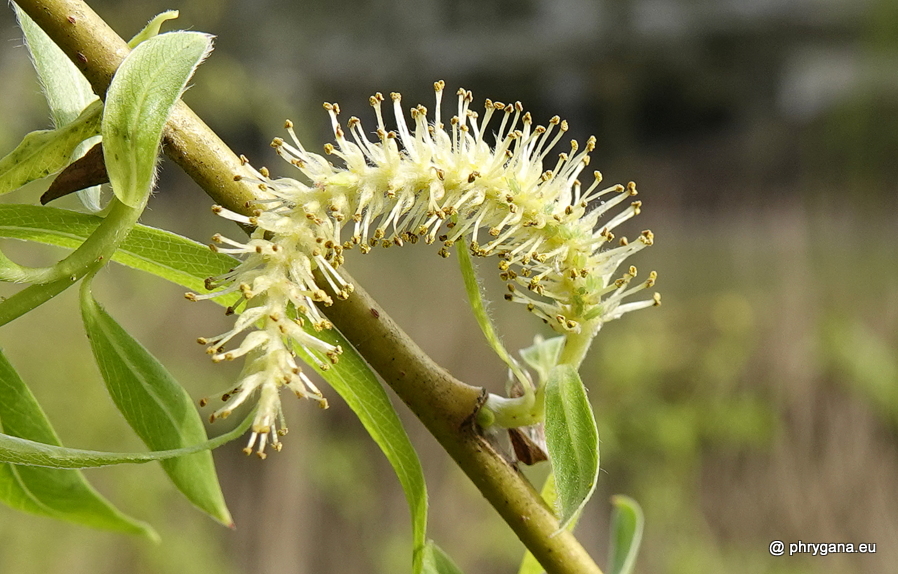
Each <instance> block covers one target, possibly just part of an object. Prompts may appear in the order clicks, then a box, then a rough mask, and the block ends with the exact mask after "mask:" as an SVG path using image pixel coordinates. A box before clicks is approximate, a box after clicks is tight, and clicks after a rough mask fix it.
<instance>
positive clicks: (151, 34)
mask: <svg viewBox="0 0 898 574" xmlns="http://www.w3.org/2000/svg"><path fill="white" fill-rule="evenodd" d="M179 15H180V12H178V11H177V10H166V11H165V12H163V13H162V14H159V15H158V16H156V17H155V18H153V19H152V20H150V21H149V22H148V23H147V25H146V26H144V27H143V30H141V31H140V32H138V33H137V35H136V36H134V37H133V38H131V39H130V40H128V46H130V47H131V48H135V47H137V45H138V44H140V43H142V42H145V41H147V40H149V39H150V38H155V37H156V36H157V35H158V34H159V30H160V28H162V24H164V23H165V22H167V21H168V20H174V19H175V18H177V17H178V16H179Z"/></svg>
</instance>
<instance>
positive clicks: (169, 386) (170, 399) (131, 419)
mask: <svg viewBox="0 0 898 574" xmlns="http://www.w3.org/2000/svg"><path fill="white" fill-rule="evenodd" d="M81 314H82V317H83V318H84V327H85V330H86V331H87V336H88V337H89V338H90V344H91V348H92V349H93V353H94V357H95V359H96V361H97V365H98V366H99V367H100V372H101V373H102V375H103V379H104V380H105V381H106V387H107V388H108V389H109V394H110V395H111V396H112V399H113V401H114V402H115V404H116V406H117V407H118V409H119V411H121V413H122V414H123V415H124V417H125V419H126V420H127V421H128V424H130V425H131V428H133V429H134V431H135V432H136V433H137V435H138V436H140V438H141V439H142V440H143V441H144V443H146V445H147V446H148V447H150V448H151V449H153V450H163V449H175V448H182V447H185V446H189V445H192V444H195V443H198V442H202V441H205V440H206V431H205V429H204V428H203V423H202V421H201V420H200V417H199V414H198V413H197V411H196V409H195V408H194V407H193V404H192V401H191V400H190V396H189V395H188V394H187V392H186V391H185V390H184V389H183V388H182V387H181V386H180V385H179V384H178V383H177V381H175V380H174V378H173V377H172V376H171V374H169V372H168V371H167V370H166V369H165V367H163V366H162V364H161V363H159V361H157V360H156V358H155V357H153V356H152V355H151V354H150V353H149V351H147V350H146V349H145V348H144V347H143V346H142V345H141V344H140V343H138V342H137V341H136V340H135V339H134V338H132V337H131V335H129V334H128V333H127V332H126V331H125V330H124V329H122V328H121V326H119V324H118V323H116V322H115V320H114V319H113V318H112V317H110V316H109V315H108V314H107V313H106V311H105V310H103V308H101V307H100V306H99V305H98V304H97V302H96V301H95V300H94V298H93V296H92V295H91V292H90V280H89V278H88V279H86V280H85V281H84V283H83V284H82V286H81ZM161 464H162V468H163V469H164V470H165V472H166V473H167V474H168V476H169V477H170V478H171V479H172V482H174V483H175V486H177V487H178V489H179V490H180V491H181V492H182V493H184V495H185V496H186V497H187V498H188V500H190V501H191V502H192V503H193V504H195V505H196V506H197V507H198V508H200V509H201V510H203V511H205V512H207V513H208V514H209V515H211V516H212V517H213V518H215V519H216V520H218V521H220V522H221V523H222V524H225V525H228V526H230V525H231V524H232V521H231V515H230V513H229V512H228V509H227V506H226V505H225V502H224V496H223V495H222V493H221V488H220V487H219V485H218V476H217V475H216V474H215V465H214V463H213V462H212V453H210V452H200V453H196V454H192V455H189V456H185V457H181V458H175V459H171V460H164V461H162V463H161Z"/></svg>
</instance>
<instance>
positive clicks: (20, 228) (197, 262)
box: [0, 204, 239, 306]
mask: <svg viewBox="0 0 898 574" xmlns="http://www.w3.org/2000/svg"><path fill="white" fill-rule="evenodd" d="M102 221H103V219H102V218H100V217H97V216H95V215H86V214H84V213H78V212H75V211H69V210H66V209H56V208H53V207H39V206H35V205H12V204H9V205H0V237H8V238H12V239H21V240H25V241H36V242H38V243H45V244H48V245H57V246H59V247H66V248H69V249H75V248H77V247H78V246H79V245H81V243H82V242H83V241H84V240H85V239H87V238H88V237H89V236H90V234H91V233H93V232H94V230H95V229H96V228H97V227H98V226H99V225H100V223H101V222H102ZM112 260H113V261H118V262H119V263H122V264H124V265H127V266H129V267H133V268H135V269H140V270H141V271H147V272H148V273H152V274H154V275H158V276H159V277H162V278H163V279H167V280H169V281H172V282H173V283H177V284H179V285H183V286H185V287H187V288H188V289H192V290H194V291H197V292H202V293H205V292H206V289H205V287H204V285H203V280H204V279H205V278H206V277H211V276H213V275H220V274H221V273H224V272H226V271H228V269H231V268H232V267H236V266H237V265H238V264H239V261H237V260H236V259H234V258H233V257H230V256H228V255H224V254H221V253H214V252H212V250H210V249H209V247H208V246H206V245H203V244H202V243H197V242H196V241H193V240H191V239H187V238H186V237H181V236H180V235H176V234H174V233H171V232H170V231H163V230H161V229H155V228H153V227H147V226H145V225H135V226H134V228H132V229H131V233H130V234H129V235H128V237H127V238H126V239H125V240H124V241H123V242H122V243H121V245H120V246H119V248H118V250H116V252H115V253H114V254H113V256H112ZM232 302H233V301H232V300H230V299H229V300H228V301H221V303H222V304H223V305H228V304H230V303H232ZM2 305H3V303H0V306H2Z"/></svg>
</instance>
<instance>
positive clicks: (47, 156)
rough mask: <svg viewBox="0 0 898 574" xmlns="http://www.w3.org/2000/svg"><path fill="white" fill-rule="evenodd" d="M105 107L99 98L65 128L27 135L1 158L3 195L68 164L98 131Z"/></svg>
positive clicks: (0, 168)
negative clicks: (79, 147)
mask: <svg viewBox="0 0 898 574" xmlns="http://www.w3.org/2000/svg"><path fill="white" fill-rule="evenodd" d="M102 109H103V105H102V104H101V103H100V102H99V101H97V102H94V103H93V104H91V105H90V106H88V107H87V108H86V109H85V110H84V113H82V114H81V115H80V116H78V119H76V120H75V121H73V122H72V123H70V124H67V125H66V126H64V127H61V128H59V129H56V130H40V131H36V132H31V133H30V134H28V135H26V136H25V138H24V139H23V140H22V142H21V143H20V144H19V145H18V146H17V147H16V149H14V150H12V151H11V152H10V153H9V154H8V155H7V156H6V157H4V158H3V159H0V195H2V194H4V193H7V192H10V191H13V190H16V189H18V188H20V187H22V186H23V185H25V184H26V183H28V182H30V181H34V180H36V179H40V178H42V177H46V176H48V175H50V174H51V173H56V172H57V171H59V170H61V169H62V168H64V167H65V166H67V165H68V164H69V161H71V158H72V154H73V152H74V151H75V148H76V147H77V146H78V144H80V143H81V142H83V141H84V140H85V139H87V138H89V137H91V136H93V135H96V134H97V133H98V131H99V126H100V112H101V110H102Z"/></svg>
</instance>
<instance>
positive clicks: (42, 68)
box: [13, 4, 100, 211]
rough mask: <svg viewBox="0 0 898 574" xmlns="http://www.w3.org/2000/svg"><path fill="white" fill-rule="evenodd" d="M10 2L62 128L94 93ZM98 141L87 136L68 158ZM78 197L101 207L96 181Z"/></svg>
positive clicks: (55, 120) (93, 207)
mask: <svg viewBox="0 0 898 574" xmlns="http://www.w3.org/2000/svg"><path fill="white" fill-rule="evenodd" d="M13 6H15V9H16V16H17V17H18V20H19V26H20V27H21V28H22V32H23V33H24V34H25V40H26V43H27V44H28V51H29V52H31V61H32V62H34V69H35V70H37V75H38V77H39V78H40V81H41V85H42V86H43V88H44V96H45V97H46V98H47V104H48V105H49V106H50V115H51V116H52V117H53V125H54V127H56V128H61V127H63V126H65V125H68V124H70V123H71V122H73V121H74V120H75V118H77V117H78V115H79V114H81V112H82V111H84V109H85V108H86V107H87V106H88V105H89V104H90V103H91V102H92V101H94V100H96V99H97V96H96V95H95V94H94V91H93V88H91V86H90V83H89V82H88V81H87V79H86V78H85V77H84V75H82V74H81V71H80V70H78V68H77V67H75V64H73V63H72V61H71V60H69V58H68V57H67V56H66V55H65V53H64V52H63V51H62V50H61V49H60V48H59V46H57V45H56V44H55V43H54V42H53V40H51V39H50V37H49V36H47V34H46V32H44V31H43V30H42V29H41V28H40V26H38V25H37V24H35V23H34V21H33V20H32V19H31V18H30V17H29V16H28V14H26V13H25V12H24V11H22V9H21V8H19V7H18V6H16V5H15V4H13ZM98 126H99V124H98ZM98 129H99V128H98ZM97 141H99V138H98V137H93V138H88V139H87V140H85V141H83V142H82V143H80V144H78V145H77V146H75V149H74V151H73V152H72V155H71V160H73V161H74V160H76V159H78V158H80V157H81V156H83V155H84V154H85V153H86V152H87V150H89V149H90V148H91V147H93V145H94V144H95V143H97ZM78 197H79V198H80V199H81V202H82V203H83V204H84V206H85V207H87V208H88V209H89V210H91V211H99V210H100V186H99V185H96V186H93V187H89V188H87V189H82V190H81V191H79V192H78Z"/></svg>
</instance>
